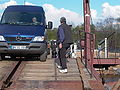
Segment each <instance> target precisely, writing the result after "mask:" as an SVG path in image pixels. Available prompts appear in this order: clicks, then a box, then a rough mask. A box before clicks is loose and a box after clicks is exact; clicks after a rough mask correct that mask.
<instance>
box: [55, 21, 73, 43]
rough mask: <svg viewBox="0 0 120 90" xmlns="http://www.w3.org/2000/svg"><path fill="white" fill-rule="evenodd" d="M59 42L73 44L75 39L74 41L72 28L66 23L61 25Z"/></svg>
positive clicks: (58, 33) (58, 35)
mask: <svg viewBox="0 0 120 90" xmlns="http://www.w3.org/2000/svg"><path fill="white" fill-rule="evenodd" d="M57 41H58V44H59V43H62V44H72V43H73V39H72V32H71V27H70V26H69V25H67V24H66V23H64V24H61V25H60V26H59V28H58V32H57Z"/></svg>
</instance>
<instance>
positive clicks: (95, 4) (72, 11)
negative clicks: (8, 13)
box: [0, 0, 120, 27]
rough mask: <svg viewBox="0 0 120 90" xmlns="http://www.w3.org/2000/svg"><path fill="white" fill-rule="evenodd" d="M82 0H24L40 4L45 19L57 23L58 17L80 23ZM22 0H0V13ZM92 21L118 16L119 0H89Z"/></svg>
mask: <svg viewBox="0 0 120 90" xmlns="http://www.w3.org/2000/svg"><path fill="white" fill-rule="evenodd" d="M82 3H83V0H25V4H26V5H37V6H42V7H43V8H44V10H45V12H46V18H47V21H53V22H54V26H55V27H57V26H58V25H59V19H60V17H62V16H64V17H66V18H67V23H69V24H74V25H80V24H81V23H82V22H83V18H82V17H83V5H82ZM23 4H24V0H0V14H1V15H2V13H3V10H4V9H5V8H6V7H7V6H9V5H23ZM90 6H91V14H92V19H93V22H96V21H97V20H99V19H104V18H106V17H113V18H119V17H120V0H90Z"/></svg>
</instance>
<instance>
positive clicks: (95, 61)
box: [93, 58, 120, 65]
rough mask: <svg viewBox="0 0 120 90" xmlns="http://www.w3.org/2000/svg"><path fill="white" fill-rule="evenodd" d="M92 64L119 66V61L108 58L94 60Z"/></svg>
mask: <svg viewBox="0 0 120 90" xmlns="http://www.w3.org/2000/svg"><path fill="white" fill-rule="evenodd" d="M93 64H109V65H113V64H116V65H118V64H120V59H117V58H116V59H115V58H113V59H112V58H110V59H107V58H106V59H105V58H101V59H94V60H93Z"/></svg>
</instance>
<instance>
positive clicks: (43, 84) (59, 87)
mask: <svg viewBox="0 0 120 90" xmlns="http://www.w3.org/2000/svg"><path fill="white" fill-rule="evenodd" d="M8 90H83V86H82V83H81V82H80V81H31V80H29V81H18V82H16V83H15V84H14V85H13V86H12V87H10V88H9V89H8Z"/></svg>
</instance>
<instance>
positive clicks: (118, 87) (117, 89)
mask: <svg viewBox="0 0 120 90" xmlns="http://www.w3.org/2000/svg"><path fill="white" fill-rule="evenodd" d="M112 90H120V79H119V80H118V82H117V83H116V84H115V85H114V86H113V88H112Z"/></svg>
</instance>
